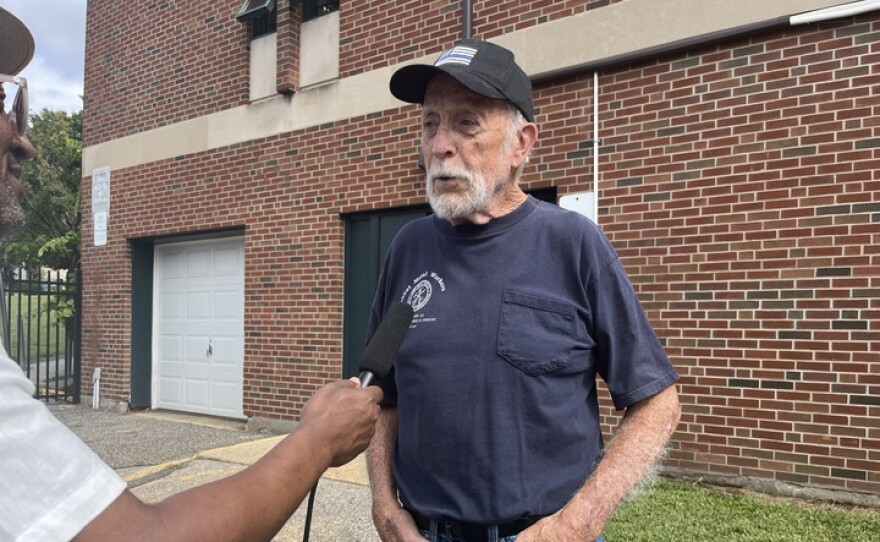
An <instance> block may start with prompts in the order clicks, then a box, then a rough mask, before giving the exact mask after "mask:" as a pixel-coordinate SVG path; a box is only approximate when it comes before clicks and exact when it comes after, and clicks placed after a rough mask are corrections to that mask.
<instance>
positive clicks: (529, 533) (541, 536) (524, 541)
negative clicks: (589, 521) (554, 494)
mask: <svg viewBox="0 0 880 542" xmlns="http://www.w3.org/2000/svg"><path fill="white" fill-rule="evenodd" d="M601 534H602V529H598V530H596V532H592V530H590V531H588V532H581V531H579V530H577V529H575V528H574V527H573V526H572V525H570V524H569V523H568V522H567V521H565V519H564V518H563V517H562V513H561V511H560V512H557V513H555V514H553V515H550V516H547V517H545V518H543V519H541V521H539V522H537V523H535V524H534V525H532V526H531V527H529V528H528V529H526V530H525V531H522V532H521V533H519V534H518V535H517V537H516V542H549V541H551V540H552V541H553V542H587V541H592V540H595V539H597V538H599V536H600V535H601Z"/></svg>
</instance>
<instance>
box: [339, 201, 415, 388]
mask: <svg viewBox="0 0 880 542" xmlns="http://www.w3.org/2000/svg"><path fill="white" fill-rule="evenodd" d="M429 214H431V210H430V209H429V208H428V207H427V206H419V207H417V208H410V209H404V210H395V211H383V212H379V213H369V214H359V215H352V216H348V217H346V218H345V310H344V318H345V321H344V323H343V339H342V359H343V362H342V373H343V377H345V378H348V377H350V376H355V375H357V373H358V361H359V359H360V356H361V353H362V352H363V350H364V344H365V342H366V338H367V323H368V322H369V319H370V308H371V307H372V305H373V296H374V295H375V294H376V285H377V284H378V282H379V273H380V272H381V271H382V264H383V262H384V261H385V254H386V253H387V252H388V247H390V246H391V241H392V240H393V239H394V236H395V235H396V234H397V232H398V231H400V228H402V227H403V226H404V224H406V223H407V222H410V221H411V220H415V219H417V218H421V217H423V216H426V215H429Z"/></svg>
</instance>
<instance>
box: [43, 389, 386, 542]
mask: <svg viewBox="0 0 880 542" xmlns="http://www.w3.org/2000/svg"><path fill="white" fill-rule="evenodd" d="M49 408H50V410H52V411H53V413H54V414H55V415H56V417H58V418H59V419H60V420H61V421H62V422H63V423H64V424H65V425H67V426H68V427H69V428H70V429H71V430H73V431H74V432H75V433H77V435H78V436H79V437H80V438H82V439H83V440H84V441H85V442H86V443H87V444H88V445H89V446H90V447H91V448H92V449H93V450H95V452H96V453H97V454H98V455H99V456H100V457H101V458H102V459H103V460H104V461H105V462H107V463H108V464H109V465H111V466H112V467H113V468H114V469H116V471H117V472H118V473H119V474H120V476H122V477H123V478H124V479H125V480H126V481H127V482H128V485H129V488H131V490H132V492H133V493H134V494H135V495H137V496H138V497H140V498H141V499H143V500H144V501H147V502H156V501H160V500H162V499H164V498H166V497H169V496H171V495H174V494H176V493H179V492H181V491H184V490H186V489H189V488H192V487H196V486H199V485H202V484H206V483H208V482H211V481H213V480H218V479H220V478H224V477H226V476H230V475H232V474H234V473H236V472H238V471H240V470H242V469H243V468H245V467H246V466H247V465H250V464H251V463H253V462H254V461H256V460H257V459H259V458H260V457H262V456H263V454H265V453H266V452H267V451H268V450H270V449H271V448H272V447H273V446H274V445H275V444H276V443H277V442H279V441H280V440H281V439H282V438H284V436H283V435H280V436H279V435H270V434H266V433H249V432H246V431H245V424H244V423H243V422H235V421H227V420H217V419H214V418H209V417H202V416H190V415H185V414H177V413H170V412H150V411H148V412H128V413H125V414H120V413H116V412H111V411H107V410H93V409H90V408H88V407H87V406H84V405H53V406H50V407H49ZM305 515H306V502H305V501H304V502H303V504H302V505H301V506H300V508H299V510H297V512H296V514H294V516H293V517H292V518H291V519H290V521H288V522H287V524H286V525H285V526H284V528H283V529H282V530H281V532H279V533H278V535H277V536H276V537H275V539H274V540H276V541H283V542H288V541H291V542H292V541H299V540H302V539H303V527H304V522H305ZM309 539H310V540H313V541H316V542H317V541H331V540H332V541H358V542H378V541H379V537H378V536H377V535H376V531H375V529H374V527H373V523H372V520H371V518H370V490H369V487H368V485H367V475H366V467H365V465H364V458H363V456H360V457H358V458H357V459H355V460H354V461H352V462H351V463H349V464H348V465H345V466H343V467H340V468H335V469H330V470H328V471H327V472H326V473H325V474H324V476H323V477H322V478H321V480H320V481H319V483H318V490H317V492H316V498H315V507H314V511H313V513H312V525H311V534H310V538H309Z"/></svg>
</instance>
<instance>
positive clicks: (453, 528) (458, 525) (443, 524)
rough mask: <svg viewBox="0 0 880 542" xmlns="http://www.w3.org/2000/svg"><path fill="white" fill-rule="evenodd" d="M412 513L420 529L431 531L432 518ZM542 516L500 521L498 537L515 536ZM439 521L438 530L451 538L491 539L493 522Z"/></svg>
mask: <svg viewBox="0 0 880 542" xmlns="http://www.w3.org/2000/svg"><path fill="white" fill-rule="evenodd" d="M410 514H412V517H413V520H415V522H416V526H417V527H418V528H419V529H422V530H425V531H429V530H430V529H431V520H430V519H428V518H426V517H424V516H420V515H418V514H416V513H415V512H412V511H410ZM540 519H541V518H540V517H539V516H526V517H522V518H519V519H515V520H513V521H509V522H507V523H499V524H497V525H498V537H499V538H504V537H505V536H513V535H516V534H519V533H520V532H521V531H524V530H526V529H528V528H529V527H531V526H532V525H534V524H535V523H537V522H538V520H540ZM436 521H437V532H438V533H440V534H445V535H446V536H447V537H449V538H453V539H455V538H458V539H461V540H467V541H468V542H470V541H474V542H483V541H487V540H488V539H489V528H490V527H491V526H492V524H489V525H482V524H479V523H462V522H460V521H449V520H443V519H438V520H436Z"/></svg>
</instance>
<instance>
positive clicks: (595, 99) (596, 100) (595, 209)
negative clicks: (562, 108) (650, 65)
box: [593, 71, 600, 225]
mask: <svg viewBox="0 0 880 542" xmlns="http://www.w3.org/2000/svg"><path fill="white" fill-rule="evenodd" d="M599 143H600V141H599V72H598V71H594V72H593V216H594V217H595V218H596V224H597V225H598V224H599Z"/></svg>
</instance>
